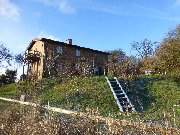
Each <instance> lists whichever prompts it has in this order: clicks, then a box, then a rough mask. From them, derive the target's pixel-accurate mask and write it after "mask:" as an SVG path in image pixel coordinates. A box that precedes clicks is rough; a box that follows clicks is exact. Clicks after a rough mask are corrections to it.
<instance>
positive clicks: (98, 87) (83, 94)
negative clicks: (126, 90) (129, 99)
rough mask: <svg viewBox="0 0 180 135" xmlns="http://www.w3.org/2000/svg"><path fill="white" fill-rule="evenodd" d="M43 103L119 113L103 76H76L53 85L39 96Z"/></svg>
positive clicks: (104, 112)
mask: <svg viewBox="0 0 180 135" xmlns="http://www.w3.org/2000/svg"><path fill="white" fill-rule="evenodd" d="M40 98H41V100H42V102H43V103H46V104H47V102H48V101H49V102H50V105H51V106H56V107H61V108H65V109H71V110H76V111H86V110H87V109H91V110H93V109H94V110H98V111H99V112H100V114H102V115H108V114H109V113H119V109H118V107H117V105H116V103H115V100H114V97H113V95H112V93H111V91H110V89H109V86H108V84H107V82H106V80H105V78H104V77H88V78H87V77H85V78H82V77H78V78H73V79H72V80H69V81H67V82H65V83H63V84H57V85H54V87H53V88H51V89H49V90H46V92H44V93H43V94H42V95H41V96H40Z"/></svg>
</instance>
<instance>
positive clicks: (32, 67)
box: [27, 41, 45, 79]
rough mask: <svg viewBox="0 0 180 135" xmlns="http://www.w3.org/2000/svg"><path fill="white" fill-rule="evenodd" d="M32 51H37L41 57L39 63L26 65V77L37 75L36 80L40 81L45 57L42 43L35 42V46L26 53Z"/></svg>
mask: <svg viewBox="0 0 180 135" xmlns="http://www.w3.org/2000/svg"><path fill="white" fill-rule="evenodd" d="M34 51H39V52H40V53H41V57H40V61H39V62H34V63H30V64H29V65H28V73H27V74H28V76H31V75H37V78H38V79H42V75H43V66H44V65H43V64H44V63H43V60H44V56H45V52H44V43H43V42H42V41H36V42H35V44H34V45H33V46H32V48H31V49H30V50H28V52H32V53H33V52H34Z"/></svg>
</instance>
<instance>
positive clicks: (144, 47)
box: [131, 39, 158, 59]
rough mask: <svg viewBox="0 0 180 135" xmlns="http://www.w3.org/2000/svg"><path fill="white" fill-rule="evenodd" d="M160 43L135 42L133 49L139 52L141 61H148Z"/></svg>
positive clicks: (149, 41) (145, 40) (148, 41)
mask: <svg viewBox="0 0 180 135" xmlns="http://www.w3.org/2000/svg"><path fill="white" fill-rule="evenodd" d="M157 43H158V42H152V41H151V40H148V39H144V40H143V41H140V42H133V43H132V44H131V45H132V48H133V49H134V50H135V51H137V53H138V56H139V57H140V58H141V59H146V58H148V57H149V56H152V55H153V54H154V48H155V47H156V45H157Z"/></svg>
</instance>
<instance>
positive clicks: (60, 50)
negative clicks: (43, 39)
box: [56, 46, 63, 54]
mask: <svg viewBox="0 0 180 135" xmlns="http://www.w3.org/2000/svg"><path fill="white" fill-rule="evenodd" d="M56 53H57V54H62V53H63V48H62V46H58V47H57V48H56Z"/></svg>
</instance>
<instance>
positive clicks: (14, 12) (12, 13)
mask: <svg viewBox="0 0 180 135" xmlns="http://www.w3.org/2000/svg"><path fill="white" fill-rule="evenodd" d="M0 16H3V17H6V18H9V19H12V20H17V19H19V16H20V12H19V8H18V7H17V6H16V5H15V4H14V3H12V2H11V1H10V0H0Z"/></svg>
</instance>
